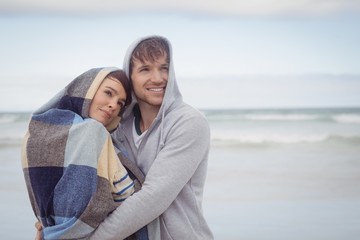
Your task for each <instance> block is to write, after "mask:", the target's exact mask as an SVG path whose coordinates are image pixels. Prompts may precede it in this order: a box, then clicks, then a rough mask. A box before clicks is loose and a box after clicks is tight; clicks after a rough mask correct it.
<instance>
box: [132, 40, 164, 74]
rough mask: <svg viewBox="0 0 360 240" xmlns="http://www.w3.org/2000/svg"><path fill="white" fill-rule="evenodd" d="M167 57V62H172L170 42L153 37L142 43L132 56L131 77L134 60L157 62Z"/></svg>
mask: <svg viewBox="0 0 360 240" xmlns="http://www.w3.org/2000/svg"><path fill="white" fill-rule="evenodd" d="M164 55H166V61H167V62H168V63H169V62H170V48H169V44H168V41H167V40H166V39H165V38H163V37H158V36H156V37H151V38H147V39H144V40H143V41H141V42H140V43H139V44H138V45H137V46H136V48H135V49H134V51H133V52H132V54H131V59H130V69H129V70H130V76H131V72H132V67H133V66H134V60H135V59H136V60H139V61H140V62H142V63H144V62H145V61H150V62H156V61H157V59H158V58H159V57H161V56H164Z"/></svg>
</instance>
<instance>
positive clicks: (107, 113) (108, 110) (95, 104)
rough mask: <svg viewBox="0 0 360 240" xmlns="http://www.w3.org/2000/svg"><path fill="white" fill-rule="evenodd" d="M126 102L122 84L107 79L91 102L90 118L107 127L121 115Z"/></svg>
mask: <svg viewBox="0 0 360 240" xmlns="http://www.w3.org/2000/svg"><path fill="white" fill-rule="evenodd" d="M125 100H126V92H125V90H124V87H123V86H122V84H121V83H120V82H119V81H118V80H116V79H113V78H105V79H104V81H103V82H102V83H101V85H100V87H99V89H98V90H97V91H96V93H95V96H94V98H93V100H92V101H91V104H90V110H89V116H90V117H91V118H93V119H95V120H97V121H99V122H101V123H102V124H103V125H104V126H105V127H107V126H108V124H110V123H111V121H112V120H113V119H114V118H115V117H116V116H118V115H119V113H120V110H121V108H122V107H123V106H124V105H125Z"/></svg>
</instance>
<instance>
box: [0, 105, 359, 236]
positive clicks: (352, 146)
mask: <svg viewBox="0 0 360 240" xmlns="http://www.w3.org/2000/svg"><path fill="white" fill-rule="evenodd" d="M204 113H205V115H206V117H207V118H208V119H209V123H210V127H211V133H212V141H211V150H210V156H209V165H208V176H207V179H206V187H205V192H204V200H203V210H204V214H205V216H206V218H207V220H208V223H209V225H210V227H211V229H212V230H213V232H214V235H215V239H219V240H232V239H234V240H235V239H246V240H252V239H254V240H255V239H259V240H267V239H269V240H271V239H274V240H275V239H276V240H281V239H284V240H285V239H286V240H288V239H292V240H297V239H299V240H300V239H307V240H311V239H314V240H318V239H327V240H332V239H334V240H335V239H339V240H340V239H341V240H342V239H346V240H355V239H358V237H359V236H360V225H359V223H360V187H359V182H360V109H305V110H304V109H300V110H299V109H290V110H283V109H273V110H231V111H229V110H216V111H215V110H206V111H204ZM27 119H28V114H25V113H23V114H20V113H11V114H10V113H3V114H0V130H1V131H0V162H1V166H2V167H1V168H0V192H1V196H2V197H1V200H0V201H1V204H0V208H1V209H0V211H1V213H2V216H3V218H2V220H1V224H0V229H1V230H2V233H3V236H2V238H4V239H33V238H34V236H35V228H34V222H35V217H34V215H33V212H32V209H31V206H30V202H29V199H28V195H27V191H26V187H25V183H24V178H23V174H22V169H21V162H20V150H21V145H20V143H21V137H22V135H23V134H24V133H25V131H26V122H27Z"/></svg>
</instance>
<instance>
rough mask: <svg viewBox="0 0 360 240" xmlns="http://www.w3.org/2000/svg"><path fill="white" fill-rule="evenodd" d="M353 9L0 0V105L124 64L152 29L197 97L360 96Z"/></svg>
mask: <svg viewBox="0 0 360 240" xmlns="http://www.w3.org/2000/svg"><path fill="white" fill-rule="evenodd" d="M359 13H360V1H359V0H357V1H350V0H346V1H341V0H337V1H335V0H295V1H286V0H282V1H280V0H273V1H271V0H256V1H255V0H254V1H237V0H222V1H205V0H200V1H190V0H182V1H160V0H159V1H140V0H135V1H118V0H109V1H86V0H81V1H67V0H62V1H45V0H29V1H18V0H5V1H4V0H2V1H1V2H0V30H1V38H0V43H1V44H0V52H1V54H0V66H1V71H0V87H1V88H0V111H20V110H26V111H32V110H34V109H36V108H37V107H38V106H39V105H41V104H42V103H43V102H45V101H46V100H47V99H48V98H49V97H51V96H52V95H53V94H55V93H56V92H57V91H59V90H60V89H61V88H62V87H64V86H65V84H66V83H68V82H69V81H71V80H72V79H73V78H75V77H76V76H77V75H79V74H81V73H82V72H84V71H86V70H88V69H90V68H92V67H97V66H119V67H121V66H122V59H123V56H124V54H125V51H126V49H127V47H128V45H129V44H130V43H131V42H132V41H133V40H135V39H136V38H137V37H139V36H143V35H149V34H159V35H163V36H165V37H167V38H168V39H169V40H170V41H171V42H172V44H173V50H174V61H175V69H176V74H177V79H178V81H179V85H180V87H181V90H182V92H183V95H184V98H185V100H186V101H188V102H190V103H191V104H193V105H195V106H196V107H200V108H214V107H216V108H224V107H225V108H237V107H239V108H246V107H314V106H359V103H360V67H359V62H360V44H359V42H360V31H359V26H360V14H359ZM230 96H231V97H230Z"/></svg>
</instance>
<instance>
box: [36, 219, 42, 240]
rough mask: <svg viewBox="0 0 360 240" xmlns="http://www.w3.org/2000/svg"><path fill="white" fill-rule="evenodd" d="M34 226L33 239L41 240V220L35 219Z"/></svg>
mask: <svg viewBox="0 0 360 240" xmlns="http://www.w3.org/2000/svg"><path fill="white" fill-rule="evenodd" d="M35 228H36V236H35V240H43V238H42V229H43V226H42V224H41V222H39V221H37V222H36V223H35Z"/></svg>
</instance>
